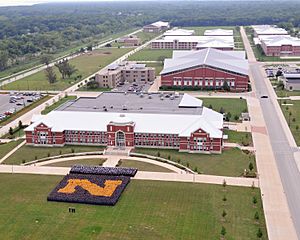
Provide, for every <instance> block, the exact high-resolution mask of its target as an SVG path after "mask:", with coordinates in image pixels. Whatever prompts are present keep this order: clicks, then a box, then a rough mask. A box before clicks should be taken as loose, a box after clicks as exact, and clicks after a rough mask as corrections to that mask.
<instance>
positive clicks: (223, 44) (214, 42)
mask: <svg viewBox="0 0 300 240" xmlns="http://www.w3.org/2000/svg"><path fill="white" fill-rule="evenodd" d="M196 48H232V49H233V48H234V42H227V41H223V40H221V39H211V40H208V41H201V42H199V43H198V44H197V46H196Z"/></svg>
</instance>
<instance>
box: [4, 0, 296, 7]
mask: <svg viewBox="0 0 300 240" xmlns="http://www.w3.org/2000/svg"><path fill="white" fill-rule="evenodd" d="M151 1H160V0H10V1H6V0H0V7H13V6H33V5H36V4H47V3H84V2H85V3H88V2H151ZM163 1H164V0H163ZM166 1H173V2H180V1H182V2H183V0H166ZM189 1H191V2H215V1H224V2H239V1H243V2H261V1H263V0H189ZM265 1H266V0H265ZM267 1H278V2H282V1H289V2H292V1H296V0H267Z"/></svg>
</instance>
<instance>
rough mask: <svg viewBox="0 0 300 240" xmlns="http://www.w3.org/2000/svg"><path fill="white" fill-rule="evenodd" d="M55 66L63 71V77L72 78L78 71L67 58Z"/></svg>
mask: <svg viewBox="0 0 300 240" xmlns="http://www.w3.org/2000/svg"><path fill="white" fill-rule="evenodd" d="M55 66H56V67H57V68H58V71H59V72H60V73H61V76H62V79H65V78H66V76H67V77H69V78H70V77H71V76H72V74H73V73H75V72H76V71H77V69H76V68H75V66H72V65H71V64H70V63H69V61H68V60H67V59H66V60H62V61H60V62H58V63H56V64H55Z"/></svg>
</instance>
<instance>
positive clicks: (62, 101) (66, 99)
mask: <svg viewBox="0 0 300 240" xmlns="http://www.w3.org/2000/svg"><path fill="white" fill-rule="evenodd" d="M76 98H77V97H76V96H65V97H63V98H61V99H60V100H58V101H57V102H55V103H53V104H52V105H49V106H47V107H46V108H45V109H44V110H43V111H42V114H48V113H49V112H51V111H53V110H55V109H56V108H58V107H59V106H61V105H62V104H64V103H66V102H68V101H72V100H75V99H76Z"/></svg>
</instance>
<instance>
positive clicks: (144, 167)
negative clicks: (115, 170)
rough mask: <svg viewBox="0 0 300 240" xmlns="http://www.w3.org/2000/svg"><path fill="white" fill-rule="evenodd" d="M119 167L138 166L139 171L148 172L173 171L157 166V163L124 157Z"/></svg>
mask: <svg viewBox="0 0 300 240" xmlns="http://www.w3.org/2000/svg"><path fill="white" fill-rule="evenodd" d="M118 166H119V167H129V168H137V169H138V170H139V171H148V172H173V171H171V170H170V169H168V168H164V167H161V166H157V165H155V164H151V163H146V162H141V161H135V160H126V159H122V160H120V161H119V165H118Z"/></svg>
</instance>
